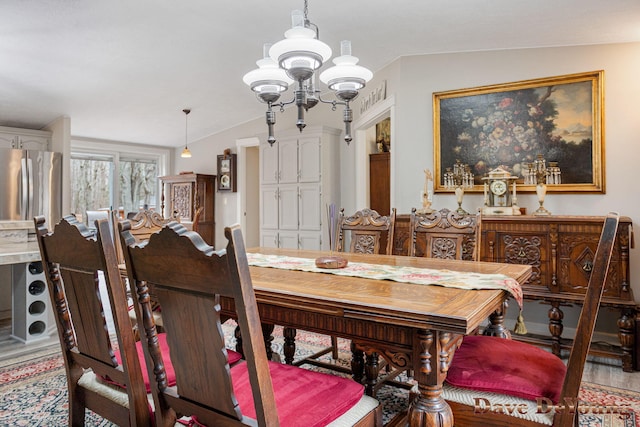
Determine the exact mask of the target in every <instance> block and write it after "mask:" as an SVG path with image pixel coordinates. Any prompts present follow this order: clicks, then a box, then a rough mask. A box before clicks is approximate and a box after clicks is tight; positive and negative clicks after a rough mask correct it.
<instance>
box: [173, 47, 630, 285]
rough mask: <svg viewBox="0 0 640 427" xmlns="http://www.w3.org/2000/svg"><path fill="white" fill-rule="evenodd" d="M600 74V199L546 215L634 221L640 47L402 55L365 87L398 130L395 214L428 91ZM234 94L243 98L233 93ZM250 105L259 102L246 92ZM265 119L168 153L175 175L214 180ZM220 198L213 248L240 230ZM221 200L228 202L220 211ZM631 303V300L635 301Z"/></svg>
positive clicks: (345, 200) (405, 204)
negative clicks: (388, 106) (390, 99)
mask: <svg viewBox="0 0 640 427" xmlns="http://www.w3.org/2000/svg"><path fill="white" fill-rule="evenodd" d="M595 70H604V87H605V102H604V115H605V126H604V130H605V137H604V147H605V153H606V155H605V183H606V194H604V195H603V194H557V193H552V194H550V195H549V196H548V197H547V199H546V200H545V207H547V209H549V210H550V211H551V212H552V213H554V214H562V215H603V214H605V213H606V212H608V211H610V210H616V211H618V212H620V213H621V214H622V215H626V216H629V217H631V219H632V220H633V222H635V223H636V224H637V223H640V200H639V199H640V197H639V193H640V191H639V190H637V189H636V187H635V183H636V181H637V180H638V179H637V178H636V176H635V175H634V173H635V172H636V171H637V169H638V165H640V117H638V113H639V112H640V109H639V108H638V106H637V105H638V100H639V99H640V79H639V78H638V76H640V43H625V44H613V45H596V46H574V47H558V48H544V49H519V50H504V51H485V52H470V53H455V54H440V55H422V56H411V57H403V58H400V59H399V60H397V61H395V62H394V63H392V64H390V65H389V66H388V67H386V68H385V69H383V70H380V71H377V72H376V73H375V76H374V79H373V80H372V81H371V82H370V83H369V84H368V86H367V88H368V87H376V86H377V85H378V84H380V82H382V81H383V80H386V81H387V96H391V95H393V96H394V97H395V106H396V107H395V108H396V110H395V123H394V129H393V132H394V134H393V136H392V138H393V141H392V148H391V152H392V167H391V170H392V174H393V177H392V182H391V183H392V190H391V191H392V193H393V194H392V201H393V202H394V205H395V206H396V207H397V208H398V213H408V212H410V209H411V208H412V207H414V206H417V205H419V203H420V200H418V195H419V193H420V190H421V188H422V185H423V179H424V175H423V172H422V171H423V169H425V168H430V169H432V170H433V123H432V116H433V108H432V104H433V101H432V94H433V92H439V91H445V90H455V89H462V88H467V87H476V86H483V85H488V84H498V83H506V82H512V81H519V80H527V79H534V78H542V77H549V76H557V75H563V74H572V73H579V72H587V71H595ZM238 96H243V95H242V94H239V95H238ZM246 98H247V102H256V101H255V97H253V96H251V94H250V93H247V94H246ZM357 103H358V100H356V102H355V103H354V105H353V107H354V118H355V120H354V121H355V122H357V121H358V120H359V119H360V114H359V106H358V105H357ZM341 117H342V115H341V112H340V111H336V112H331V109H330V108H329V107H327V106H323V105H320V106H317V107H315V108H314V109H313V110H311V111H310V112H309V113H308V115H307V118H308V121H309V124H310V125H311V124H324V125H327V126H332V127H341ZM294 122H295V120H294V113H293V111H291V110H288V111H286V112H285V113H284V114H280V113H278V115H277V124H276V137H277V133H278V132H279V131H282V130H284V129H288V128H291V127H293V124H294ZM265 131H266V125H265V124H264V119H263V118H262V117H260V118H257V119H255V120H253V121H250V122H247V123H246V124H244V125H242V126H238V127H235V128H232V129H229V130H227V131H225V132H222V133H220V134H216V135H212V136H210V137H207V138H205V139H203V140H200V141H197V142H194V143H191V144H189V148H190V149H191V151H192V153H193V157H192V158H191V159H181V158H180V157H179V154H180V150H181V149H182V147H180V149H178V150H176V151H175V170H174V172H176V173H177V172H179V171H183V170H192V171H195V172H199V173H213V174H215V173H216V161H215V160H216V157H215V156H216V155H217V154H222V152H223V150H224V149H225V148H231V149H232V151H234V152H235V149H234V146H235V140H236V139H239V138H247V137H252V136H260V135H263V134H264V132H265ZM341 144H342V147H341V156H342V158H341V168H340V169H341V173H342V177H343V179H342V180H341V184H342V188H341V194H342V199H341V202H342V205H344V206H345V207H346V206H350V205H351V203H352V200H354V199H355V198H356V197H355V195H356V193H357V192H358V191H364V190H363V189H359V188H356V187H355V182H354V179H355V178H354V176H353V170H354V169H355V166H354V164H353V162H355V161H356V159H355V158H354V153H355V147H354V143H351V145H350V146H348V147H347V146H346V144H344V143H343V142H341ZM221 194H222V193H218V194H217V200H216V211H217V212H216V222H217V225H216V245H217V246H218V247H221V245H223V244H224V243H223V242H224V240H223V234H222V229H223V227H224V226H225V225H228V224H230V223H231V222H238V219H239V216H238V215H239V213H238V212H237V208H236V206H237V203H236V199H235V198H236V197H237V196H236V195H235V194H225V195H224V196H222V197H221V196H220V195H221ZM223 198H227V199H228V200H227V203H226V204H224V201H223ZM518 199H519V204H520V205H521V206H524V207H527V208H528V210H529V211H532V210H533V209H534V208H535V207H537V201H536V200H535V196H534V195H532V194H521V195H519V197H518ZM481 203H482V196H481V195H475V194H474V195H468V196H465V200H464V203H463V207H465V209H467V210H475V208H477V207H479V206H480V205H481ZM455 206H456V203H455V199H454V197H453V196H452V195H445V194H436V195H435V196H434V207H436V208H441V207H455ZM630 262H631V284H632V288H633V290H634V292H635V294H636V295H638V296H640V249H634V250H631V254H630ZM636 298H638V297H636Z"/></svg>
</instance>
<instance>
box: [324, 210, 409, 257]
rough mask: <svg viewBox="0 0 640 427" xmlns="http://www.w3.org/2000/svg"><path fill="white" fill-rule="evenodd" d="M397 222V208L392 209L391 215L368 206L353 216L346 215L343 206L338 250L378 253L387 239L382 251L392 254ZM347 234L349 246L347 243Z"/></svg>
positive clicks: (339, 223) (339, 222) (338, 230)
mask: <svg viewBox="0 0 640 427" xmlns="http://www.w3.org/2000/svg"><path fill="white" fill-rule="evenodd" d="M395 223H396V208H392V209H391V215H389V216H383V215H380V214H379V213H378V212H376V211H374V210H372V209H368V208H367V209H362V210H360V211H357V212H356V213H355V214H353V215H351V216H345V215H344V208H342V209H340V215H339V217H338V226H337V232H338V237H337V239H336V250H337V251H338V252H345V251H347V252H352V253H363V254H378V253H381V251H380V249H381V246H382V242H384V241H385V239H386V244H385V245H384V250H383V251H382V253H383V254H386V255H391V253H392V249H393V232H394V228H395ZM347 234H348V240H349V245H348V247H347V245H346V243H345V240H347V237H346V235H347Z"/></svg>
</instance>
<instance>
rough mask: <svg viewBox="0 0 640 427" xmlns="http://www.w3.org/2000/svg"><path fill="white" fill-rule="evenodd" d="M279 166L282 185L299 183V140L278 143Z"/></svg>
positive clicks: (284, 140)
mask: <svg viewBox="0 0 640 427" xmlns="http://www.w3.org/2000/svg"><path fill="white" fill-rule="evenodd" d="M278 145H279V147H278V165H279V168H280V176H279V182H280V184H294V183H297V182H298V140H297V139H293V140H286V139H283V140H281V141H280V142H279V143H278Z"/></svg>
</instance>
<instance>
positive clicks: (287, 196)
mask: <svg viewBox="0 0 640 427" xmlns="http://www.w3.org/2000/svg"><path fill="white" fill-rule="evenodd" d="M278 201H279V211H280V224H279V227H278V228H280V229H281V230H297V229H298V203H299V194H298V186H297V185H281V186H280V190H279V194H278Z"/></svg>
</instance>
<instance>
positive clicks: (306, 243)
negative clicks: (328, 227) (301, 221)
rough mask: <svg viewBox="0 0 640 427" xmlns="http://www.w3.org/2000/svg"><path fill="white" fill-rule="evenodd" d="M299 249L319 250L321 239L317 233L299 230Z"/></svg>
mask: <svg viewBox="0 0 640 427" xmlns="http://www.w3.org/2000/svg"><path fill="white" fill-rule="evenodd" d="M298 242H299V245H300V249H305V250H309V251H319V250H320V249H322V248H321V246H322V239H321V237H320V234H319V233H305V232H300V234H299V236H298Z"/></svg>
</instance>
